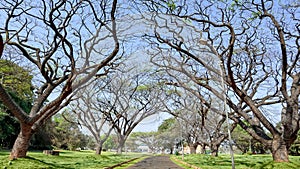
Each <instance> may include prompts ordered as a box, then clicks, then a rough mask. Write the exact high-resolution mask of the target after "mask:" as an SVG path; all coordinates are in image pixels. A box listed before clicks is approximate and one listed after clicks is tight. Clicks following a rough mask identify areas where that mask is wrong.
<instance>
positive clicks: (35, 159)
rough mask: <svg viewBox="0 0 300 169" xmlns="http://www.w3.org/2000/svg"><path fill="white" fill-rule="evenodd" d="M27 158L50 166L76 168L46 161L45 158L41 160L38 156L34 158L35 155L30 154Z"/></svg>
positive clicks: (67, 168)
mask: <svg viewBox="0 0 300 169" xmlns="http://www.w3.org/2000/svg"><path fill="white" fill-rule="evenodd" d="M26 159H29V160H33V161H35V162H39V163H42V164H45V165H48V166H49V168H62V169H75V168H72V167H65V166H63V165H59V164H54V163H49V162H46V161H43V160H40V159H37V158H34V157H30V156H27V157H26Z"/></svg>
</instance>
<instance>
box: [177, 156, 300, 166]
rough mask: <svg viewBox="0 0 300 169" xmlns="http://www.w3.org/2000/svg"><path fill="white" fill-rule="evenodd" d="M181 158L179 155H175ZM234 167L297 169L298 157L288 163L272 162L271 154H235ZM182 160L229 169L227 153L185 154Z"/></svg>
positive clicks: (292, 157) (229, 163)
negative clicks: (218, 154) (212, 154)
mask: <svg viewBox="0 0 300 169" xmlns="http://www.w3.org/2000/svg"><path fill="white" fill-rule="evenodd" d="M175 158H177V159H179V160H181V156H175ZM234 159H235V160H234V162H235V168H236V169H299V168H300V157H295V156H290V162H289V163H276V162H273V160H272V156H271V155H235V156H234ZM184 162H187V163H189V164H192V165H194V166H197V167H200V168H201V169H215V168H218V169H231V168H232V166H231V158H230V156H229V155H220V156H219V157H211V156H210V155H200V154H197V155H185V156H184Z"/></svg>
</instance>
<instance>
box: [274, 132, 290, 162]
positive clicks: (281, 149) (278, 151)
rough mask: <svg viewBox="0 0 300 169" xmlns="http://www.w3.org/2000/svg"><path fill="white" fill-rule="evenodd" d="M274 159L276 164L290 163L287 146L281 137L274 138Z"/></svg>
mask: <svg viewBox="0 0 300 169" xmlns="http://www.w3.org/2000/svg"><path fill="white" fill-rule="evenodd" d="M272 157H273V160H274V161H276V162H289V155H288V148H287V145H286V144H285V142H284V140H283V139H282V138H281V137H280V136H274V138H273V142H272Z"/></svg>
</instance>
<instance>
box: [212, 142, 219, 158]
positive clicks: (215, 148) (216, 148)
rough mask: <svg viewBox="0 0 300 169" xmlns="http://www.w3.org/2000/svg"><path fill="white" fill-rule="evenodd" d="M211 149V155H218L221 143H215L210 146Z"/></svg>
mask: <svg viewBox="0 0 300 169" xmlns="http://www.w3.org/2000/svg"><path fill="white" fill-rule="evenodd" d="M210 149H211V156H213V157H218V153H219V145H215V144H213V145H212V146H210Z"/></svg>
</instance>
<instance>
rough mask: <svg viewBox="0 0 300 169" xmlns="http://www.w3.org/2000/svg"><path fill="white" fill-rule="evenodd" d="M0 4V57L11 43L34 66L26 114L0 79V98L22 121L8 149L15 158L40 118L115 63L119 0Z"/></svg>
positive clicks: (24, 150)
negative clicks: (31, 95) (31, 96)
mask: <svg viewBox="0 0 300 169" xmlns="http://www.w3.org/2000/svg"><path fill="white" fill-rule="evenodd" d="M0 4H1V8H0V10H1V13H0V17H1V18H2V19H1V25H2V27H1V28H0V30H1V33H4V37H2V34H1V41H2V38H3V45H2V44H1V47H0V49H2V48H3V47H4V51H3V53H2V57H6V56H7V55H9V53H8V51H10V50H9V49H10V48H12V49H14V51H16V54H18V55H20V56H21V58H22V59H23V60H24V62H25V63H27V64H29V65H31V66H33V68H35V70H36V71H37V72H34V74H36V75H37V76H35V79H36V81H35V83H34V84H35V86H36V88H35V93H36V99H35V100H34V102H33V103H32V104H33V107H32V109H31V111H30V113H29V114H26V113H25V112H24V111H23V110H22V109H21V108H20V107H19V106H17V104H16V103H15V102H14V101H13V100H12V99H11V97H10V96H9V95H8V94H7V92H6V91H5V90H4V88H3V86H2V85H0V99H1V100H2V102H3V104H4V105H5V106H6V107H8V108H9V109H10V110H11V112H12V114H13V115H14V116H15V117H16V118H17V119H18V121H19V122H20V125H21V131H20V133H19V135H18V137H17V139H16V141H15V144H14V146H13V149H12V151H11V154H10V158H19V157H25V156H26V153H27V149H28V145H29V142H30V138H31V136H32V135H33V133H34V132H35V131H36V130H37V129H38V128H39V126H40V125H41V124H43V123H44V122H45V121H47V120H48V119H49V118H50V117H51V116H53V115H54V114H56V113H57V112H59V111H60V110H61V109H62V108H63V107H65V106H67V105H68V104H69V102H70V100H71V98H72V96H73V94H74V93H75V92H76V91H77V90H79V89H80V87H81V86H82V85H84V84H85V83H86V82H88V81H89V80H90V79H91V78H92V77H94V76H95V75H96V76H97V75H98V76H101V75H103V74H106V73H107V72H108V70H109V67H111V66H113V62H114V59H115V58H116V56H117V54H118V52H119V50H120V44H119V40H118V36H117V29H118V28H117V25H116V14H117V0H112V1H105V2H104V1H92V0H91V1H89V0H84V1H76V0H75V1H71V0H65V1H54V0H51V1H45V0H43V1H22V0H21V1H15V0H5V1H1V2H0ZM118 16H121V13H118ZM1 43H2V42H1Z"/></svg>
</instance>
